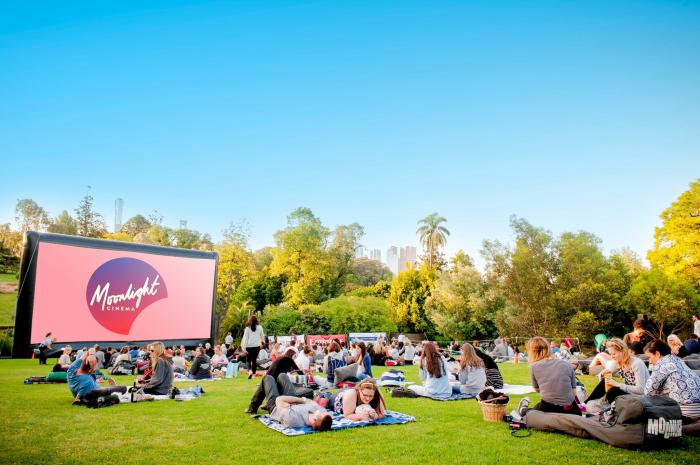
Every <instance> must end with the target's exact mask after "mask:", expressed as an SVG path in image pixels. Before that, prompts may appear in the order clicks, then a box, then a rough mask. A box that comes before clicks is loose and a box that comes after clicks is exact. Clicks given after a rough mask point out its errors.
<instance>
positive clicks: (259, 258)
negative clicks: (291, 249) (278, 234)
mask: <svg viewBox="0 0 700 465" xmlns="http://www.w3.org/2000/svg"><path fill="white" fill-rule="evenodd" d="M253 261H254V262H255V268H257V270H258V271H262V270H263V269H264V268H266V267H269V266H270V264H271V263H272V247H263V248H262V249H258V250H256V251H255V252H253Z"/></svg>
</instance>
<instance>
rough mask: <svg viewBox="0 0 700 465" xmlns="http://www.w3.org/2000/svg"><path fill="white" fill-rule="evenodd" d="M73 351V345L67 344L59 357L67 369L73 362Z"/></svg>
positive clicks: (61, 363) (59, 361) (60, 362)
mask: <svg viewBox="0 0 700 465" xmlns="http://www.w3.org/2000/svg"><path fill="white" fill-rule="evenodd" d="M71 352H73V348H72V347H71V346H65V347H64V348H63V353H62V354H61V356H60V357H59V358H58V363H59V364H60V365H61V366H62V367H63V368H65V369H68V368H67V367H69V366H70V364H71V363H73V362H71V359H70V354H71Z"/></svg>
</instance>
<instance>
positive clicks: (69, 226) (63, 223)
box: [48, 210, 78, 236]
mask: <svg viewBox="0 0 700 465" xmlns="http://www.w3.org/2000/svg"><path fill="white" fill-rule="evenodd" d="M48 231H49V232H51V233H57V234H66V235H69V236H75V235H77V234H78V223H76V221H75V220H74V219H73V217H72V216H70V214H69V213H68V212H67V211H66V210H63V211H62V212H61V214H60V215H58V216H57V217H56V218H55V219H54V220H53V222H52V223H51V224H50V225H49V228H48Z"/></svg>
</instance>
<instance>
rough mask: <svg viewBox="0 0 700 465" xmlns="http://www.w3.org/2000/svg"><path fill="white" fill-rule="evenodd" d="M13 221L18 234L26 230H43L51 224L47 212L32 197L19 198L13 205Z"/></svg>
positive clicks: (22, 233)
mask: <svg viewBox="0 0 700 465" xmlns="http://www.w3.org/2000/svg"><path fill="white" fill-rule="evenodd" d="M15 221H16V222H17V227H18V228H19V233H20V235H24V233H25V232H27V231H45V230H46V228H47V227H48V226H49V225H50V224H51V220H50V218H49V214H48V213H47V212H46V210H44V209H43V208H42V207H40V206H39V204H37V203H36V202H35V201H34V200H32V199H19V200H17V204H16V205H15Z"/></svg>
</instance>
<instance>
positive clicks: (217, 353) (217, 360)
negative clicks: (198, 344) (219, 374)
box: [211, 344, 228, 370]
mask: <svg viewBox="0 0 700 465" xmlns="http://www.w3.org/2000/svg"><path fill="white" fill-rule="evenodd" d="M226 365H228V359H227V358H226V356H225V355H224V352H223V351H222V350H221V346H220V345H218V344H217V345H215V346H214V356H213V357H212V358H211V367H212V369H214V370H219V369H221V368H222V367H223V368H225V367H226Z"/></svg>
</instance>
